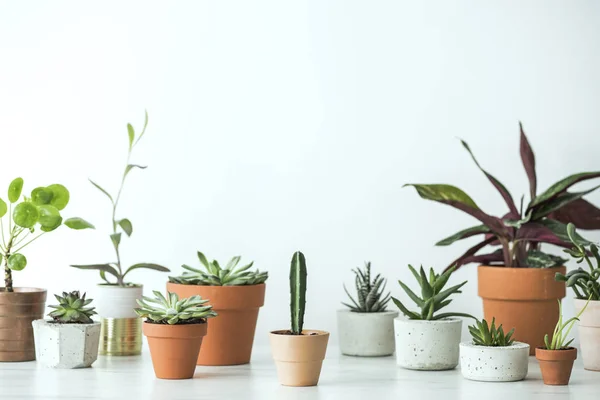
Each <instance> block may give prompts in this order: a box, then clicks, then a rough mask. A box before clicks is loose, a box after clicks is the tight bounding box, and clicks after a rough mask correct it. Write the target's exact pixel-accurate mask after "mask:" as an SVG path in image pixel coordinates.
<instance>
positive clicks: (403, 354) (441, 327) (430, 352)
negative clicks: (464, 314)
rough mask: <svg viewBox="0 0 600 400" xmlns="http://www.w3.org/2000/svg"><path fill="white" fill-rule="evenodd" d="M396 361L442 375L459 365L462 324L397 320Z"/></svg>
mask: <svg viewBox="0 0 600 400" xmlns="http://www.w3.org/2000/svg"><path fill="white" fill-rule="evenodd" d="M394 328H395V333H396V361H397V363H398V365H399V366H401V367H403V368H408V369H418V370H426V371H439V370H446V369H453V368H455V367H456V366H457V365H458V354H459V352H458V345H459V343H460V334H461V328H462V320H460V319H458V318H448V319H442V320H439V321H420V320H410V319H404V318H396V319H395V320H394Z"/></svg>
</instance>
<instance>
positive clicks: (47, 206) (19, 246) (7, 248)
mask: <svg viewBox="0 0 600 400" xmlns="http://www.w3.org/2000/svg"><path fill="white" fill-rule="evenodd" d="M22 192H23V179H22V178H16V179H14V180H13V181H12V182H11V183H10V185H9V187H8V201H9V202H8V205H7V203H6V202H5V201H4V200H2V199H0V222H1V224H0V230H1V231H2V235H1V240H0V262H3V263H4V287H2V288H0V315H2V329H0V361H30V360H35V347H34V338H33V327H32V325H31V322H32V321H33V320H36V319H40V318H43V317H44V307H45V303H46V290H45V289H38V288H28V287H14V286H13V272H16V271H21V270H22V269H23V268H25V267H26V266H27V258H26V257H25V255H24V254H23V253H22V251H23V249H24V248H25V247H27V246H28V245H30V244H31V243H33V242H34V241H35V240H37V239H38V238H40V237H41V236H44V235H47V234H48V233H49V232H53V231H54V230H56V229H57V228H58V227H60V226H61V225H66V226H67V227H69V228H71V229H86V228H93V225H92V224H90V223H89V222H86V221H85V220H83V219H81V218H69V219H66V220H64V221H63V217H62V216H61V211H62V210H63V209H64V208H65V207H66V206H67V204H68V203H69V199H70V194H69V191H68V190H67V188H66V187H64V186H63V185H60V184H53V185H49V186H42V187H37V188H35V189H33V190H32V191H31V194H30V196H29V197H27V196H21V195H22ZM5 216H6V217H7V218H6V219H4V217H5Z"/></svg>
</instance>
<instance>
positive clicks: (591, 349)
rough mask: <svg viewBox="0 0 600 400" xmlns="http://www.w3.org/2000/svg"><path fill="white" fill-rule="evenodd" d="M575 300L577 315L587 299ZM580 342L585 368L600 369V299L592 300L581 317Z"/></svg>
mask: <svg viewBox="0 0 600 400" xmlns="http://www.w3.org/2000/svg"><path fill="white" fill-rule="evenodd" d="M574 302H575V315H577V314H579V312H580V311H581V309H582V308H583V307H584V306H585V303H586V302H587V300H580V299H574ZM579 343H580V347H581V358H582V359H583V368H585V369H587V370H590V371H600V301H597V300H596V301H590V304H588V306H587V308H586V309H585V311H584V312H583V314H581V317H579Z"/></svg>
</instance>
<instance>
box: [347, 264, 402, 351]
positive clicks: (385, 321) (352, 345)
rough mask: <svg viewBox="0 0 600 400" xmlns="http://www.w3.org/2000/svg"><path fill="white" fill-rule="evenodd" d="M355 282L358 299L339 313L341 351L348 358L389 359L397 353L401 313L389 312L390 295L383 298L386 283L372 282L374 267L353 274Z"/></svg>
mask: <svg viewBox="0 0 600 400" xmlns="http://www.w3.org/2000/svg"><path fill="white" fill-rule="evenodd" d="M352 272H354V275H355V278H354V283H355V287H356V299H355V298H354V297H353V296H352V295H351V294H350V293H349V292H348V289H346V285H344V291H345V292H346V294H347V295H348V298H349V299H350V304H349V303H342V304H343V305H345V306H346V307H347V308H348V309H346V310H338V312H337V323H338V331H339V335H340V350H341V351H342V354H345V355H349V356H365V357H370V356H389V355H390V354H393V353H394V318H396V317H397V316H398V311H390V310H387V308H386V306H387V303H388V302H389V301H390V294H389V292H388V293H387V294H385V295H384V292H385V286H386V283H387V282H386V279H384V278H383V277H382V276H381V274H377V275H376V276H375V277H374V278H373V279H371V263H370V262H367V263H365V268H364V269H360V268H356V269H354V270H352Z"/></svg>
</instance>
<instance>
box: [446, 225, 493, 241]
mask: <svg viewBox="0 0 600 400" xmlns="http://www.w3.org/2000/svg"><path fill="white" fill-rule="evenodd" d="M489 232H490V228H488V227H487V226H485V225H476V226H472V227H470V228H467V229H463V230H462V231H460V232H457V233H455V234H454V235H452V236H448V237H447V238H445V239H442V240H440V241H439V242H437V243H436V244H435V245H436V246H448V245H450V244H452V243H454V242H456V241H457V240H461V239H465V238H468V237H471V236H475V235H478V234H480V233H489Z"/></svg>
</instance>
